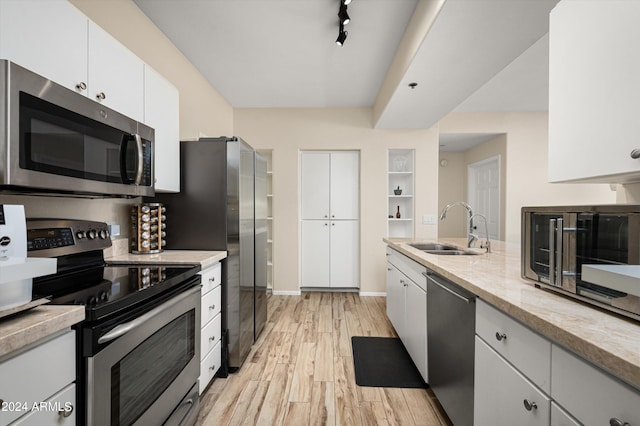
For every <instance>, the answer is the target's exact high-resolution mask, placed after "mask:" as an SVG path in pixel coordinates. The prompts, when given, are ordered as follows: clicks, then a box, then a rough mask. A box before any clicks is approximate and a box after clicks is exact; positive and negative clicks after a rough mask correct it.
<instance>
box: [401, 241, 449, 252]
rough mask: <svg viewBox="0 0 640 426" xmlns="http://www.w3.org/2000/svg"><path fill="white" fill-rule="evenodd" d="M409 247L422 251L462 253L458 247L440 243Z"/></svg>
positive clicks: (416, 244) (419, 244) (417, 244)
mask: <svg viewBox="0 0 640 426" xmlns="http://www.w3.org/2000/svg"><path fill="white" fill-rule="evenodd" d="M409 245H410V246H411V247H413V248H417V249H418V250H422V251H461V250H460V249H459V248H458V247H455V246H449V245H446V244H439V243H415V244H409Z"/></svg>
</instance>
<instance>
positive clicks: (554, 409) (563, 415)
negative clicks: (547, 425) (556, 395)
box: [551, 401, 580, 426]
mask: <svg viewBox="0 0 640 426" xmlns="http://www.w3.org/2000/svg"><path fill="white" fill-rule="evenodd" d="M551 426H580V422H578V421H577V420H576V419H574V418H573V417H571V415H570V414H569V413H567V412H566V411H564V410H563V409H562V408H561V407H560V406H559V405H558V404H556V403H555V402H554V401H551Z"/></svg>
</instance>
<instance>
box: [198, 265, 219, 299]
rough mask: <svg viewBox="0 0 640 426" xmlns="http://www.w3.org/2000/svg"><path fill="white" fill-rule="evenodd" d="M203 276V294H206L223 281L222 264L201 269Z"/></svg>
mask: <svg viewBox="0 0 640 426" xmlns="http://www.w3.org/2000/svg"><path fill="white" fill-rule="evenodd" d="M200 275H201V277H202V294H206V293H208V292H210V291H211V290H213V289H214V288H215V287H217V286H219V285H220V284H221V283H222V265H221V264H220V263H216V264H215V265H213V266H211V267H209V268H207V269H205V270H204V271H200Z"/></svg>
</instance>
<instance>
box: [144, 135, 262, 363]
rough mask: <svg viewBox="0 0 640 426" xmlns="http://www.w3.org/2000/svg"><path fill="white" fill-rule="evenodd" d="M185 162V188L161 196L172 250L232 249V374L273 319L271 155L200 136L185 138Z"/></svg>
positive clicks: (227, 274)
mask: <svg viewBox="0 0 640 426" xmlns="http://www.w3.org/2000/svg"><path fill="white" fill-rule="evenodd" d="M180 167H181V169H180V193H177V194H158V195H157V196H156V197H155V200H156V201H159V202H162V203H164V204H165V206H166V208H167V218H168V219H167V245H166V248H167V249H181V250H225V251H227V252H228V255H227V258H226V259H225V260H224V261H223V262H222V298H223V310H222V329H223V343H224V345H223V350H222V353H223V363H222V364H223V365H222V367H221V372H220V373H219V374H220V375H222V376H226V374H227V373H228V372H233V371H234V370H235V369H237V368H239V367H240V366H241V365H242V363H243V362H244V360H245V358H246V357H247V354H248V353H249V350H250V349H251V345H252V344H253V342H254V341H255V340H256V339H257V338H258V335H259V334H260V331H261V330H262V329H263V327H264V324H265V322H266V313H267V308H266V303H267V297H266V289H267V282H266V281H267V277H266V275H267V272H266V268H267V265H266V252H267V236H266V233H267V224H266V216H267V214H266V211H267V207H266V205H267V199H266V198H267V197H266V180H267V177H266V162H265V161H264V158H262V157H261V156H260V155H259V154H256V152H255V151H254V149H253V148H252V147H251V146H250V145H249V144H247V143H246V142H244V141H243V140H242V139H239V138H227V137H220V138H201V139H200V140H198V141H186V142H181V143H180ZM169 218H170V219H169ZM263 263H264V265H263Z"/></svg>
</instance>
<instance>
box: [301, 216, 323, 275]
mask: <svg viewBox="0 0 640 426" xmlns="http://www.w3.org/2000/svg"><path fill="white" fill-rule="evenodd" d="M329 228H330V226H329V221H328V220H303V221H302V236H301V237H302V238H301V241H302V243H301V250H302V253H301V265H300V267H301V270H302V277H301V281H302V282H301V287H329V286H330V283H329V280H330V272H329V271H330V264H329V241H330V230H329Z"/></svg>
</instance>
